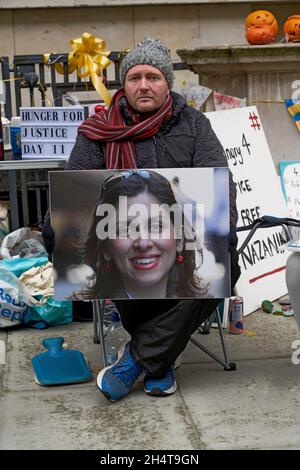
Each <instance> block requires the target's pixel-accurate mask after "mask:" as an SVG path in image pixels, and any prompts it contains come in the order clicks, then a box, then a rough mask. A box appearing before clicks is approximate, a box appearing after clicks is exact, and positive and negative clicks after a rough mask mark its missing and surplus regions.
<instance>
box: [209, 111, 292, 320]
mask: <svg viewBox="0 0 300 470" xmlns="http://www.w3.org/2000/svg"><path fill="white" fill-rule="evenodd" d="M206 116H207V117H208V118H209V119H210V121H211V125H212V127H213V129H214V131H215V133H216V134H217V136H218V138H219V140H220V142H221V144H222V146H223V148H224V153H225V155H226V158H227V160H228V165H229V168H230V170H231V171H232V174H233V179H234V182H235V184H236V187H237V208H238V213H239V220H238V226H239V227H240V226H246V225H249V224H251V223H252V221H253V220H254V219H257V218H258V217H261V216H263V215H273V216H277V217H287V208H286V204H285V201H284V197H283V194H282V191H281V187H280V181H279V178H278V176H277V173H276V170H275V166H274V163H273V160H272V156H271V153H270V149H269V147H268V143H267V140H266V137H265V133H264V131H263V128H262V124H261V121H260V118H259V115H258V112H257V109H256V107H255V106H251V107H246V108H239V109H230V110H226V111H215V112H210V113H206ZM281 232H282V229H281V227H275V228H267V229H258V230H257V231H256V232H255V234H254V236H253V237H252V239H251V240H250V242H249V243H248V245H247V246H246V248H245V250H244V251H243V253H242V254H241V255H240V256H239V264H240V266H241V270H242V274H241V277H240V279H239V281H238V282H237V284H236V293H237V295H239V296H242V297H243V298H244V311H245V314H246V315H247V314H248V313H251V312H253V311H254V310H257V309H258V308H260V306H261V302H262V301H263V300H265V299H269V300H275V299H277V298H279V297H281V296H283V295H285V294H286V292H287V288H286V284H285V265H286V259H287V257H288V253H287V252H285V250H284V248H283V246H282V244H283V240H282V237H281ZM248 233H249V232H248V231H245V232H240V233H239V234H238V237H239V246H240V245H241V243H242V242H243V241H244V239H245V238H246V236H247V235H248Z"/></svg>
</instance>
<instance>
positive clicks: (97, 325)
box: [92, 300, 236, 371]
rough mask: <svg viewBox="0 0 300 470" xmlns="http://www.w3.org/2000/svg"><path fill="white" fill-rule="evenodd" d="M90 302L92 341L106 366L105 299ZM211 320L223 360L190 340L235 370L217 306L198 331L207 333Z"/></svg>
mask: <svg viewBox="0 0 300 470" xmlns="http://www.w3.org/2000/svg"><path fill="white" fill-rule="evenodd" d="M92 304H93V323H94V343H95V344H100V350H101V358H102V364H103V367H106V366H107V365H108V361H107V355H106V350H105V333H104V321H105V301H104V300H93V301H92ZM213 322H217V325H218V329H219V334H220V340H221V345H222V349H223V353H224V360H222V359H221V358H219V357H218V356H217V355H216V354H214V353H213V352H212V351H210V350H209V349H208V348H207V347H206V346H204V345H203V344H201V343H200V342H199V341H197V340H196V339H195V338H194V337H192V336H191V337H190V341H191V343H193V344H194V345H195V346H197V347H198V348H199V349H201V350H202V351H203V352H204V353H206V354H207V355H208V356H210V357H211V358H212V359H214V360H215V361H216V362H218V363H219V364H220V365H221V366H223V367H224V370H227V371H230V370H236V364H235V363H233V362H230V360H229V357H228V352H227V347H226V342H225V337H224V332H223V326H222V321H221V316H220V312H219V308H216V310H215V311H214V312H213V314H212V315H211V316H210V317H209V319H208V320H206V322H205V323H204V329H203V331H199V333H203V332H205V333H209V330H210V326H211V324H212V323H213ZM208 325H209V326H208Z"/></svg>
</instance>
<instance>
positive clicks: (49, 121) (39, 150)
mask: <svg viewBox="0 0 300 470" xmlns="http://www.w3.org/2000/svg"><path fill="white" fill-rule="evenodd" d="M20 118H21V119H20V122H21V143H22V158H24V159H26V158H28V159H30V158H63V159H66V158H68V157H69V155H70V153H71V150H72V148H73V147H74V143H75V141H76V137H77V129H78V127H79V125H80V124H81V123H82V122H83V121H84V118H85V116H84V107H83V106H71V107H55V108H54V107H51V108H46V107H40V108H35V107H33V108H32V107H28V108H27V107H26V108H25V107H23V108H20Z"/></svg>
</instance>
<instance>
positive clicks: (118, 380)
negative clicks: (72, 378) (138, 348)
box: [97, 343, 143, 401]
mask: <svg viewBox="0 0 300 470" xmlns="http://www.w3.org/2000/svg"><path fill="white" fill-rule="evenodd" d="M142 372H143V368H142V367H141V366H140V365H139V364H137V363H136V362H135V360H134V359H133V357H132V356H131V354H130V352H129V343H127V344H125V345H123V346H122V348H121V349H120V350H119V352H118V358H117V360H116V362H115V363H114V364H112V365H111V366H108V367H105V368H104V369H102V370H101V371H100V372H99V374H98V377H97V385H98V387H99V389H100V391H101V392H102V393H103V395H105V397H106V398H108V399H109V400H110V401H117V400H119V399H120V398H122V397H125V396H126V395H128V393H129V392H130V390H131V389H132V387H133V385H134V382H135V381H136V380H137V378H138V377H139V376H140V375H141V373H142Z"/></svg>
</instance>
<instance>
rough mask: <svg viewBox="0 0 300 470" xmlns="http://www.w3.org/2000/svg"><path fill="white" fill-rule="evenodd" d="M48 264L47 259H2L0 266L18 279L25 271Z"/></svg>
mask: <svg viewBox="0 0 300 470" xmlns="http://www.w3.org/2000/svg"><path fill="white" fill-rule="evenodd" d="M47 263H48V258H46V257H41V258H14V259H2V260H1V261H0V266H4V267H5V268H6V269H8V270H9V271H10V272H11V273H13V274H14V275H15V276H17V277H20V276H21V274H23V273H24V272H25V271H27V270H28V269H31V268H35V267H37V266H44V264H47Z"/></svg>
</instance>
